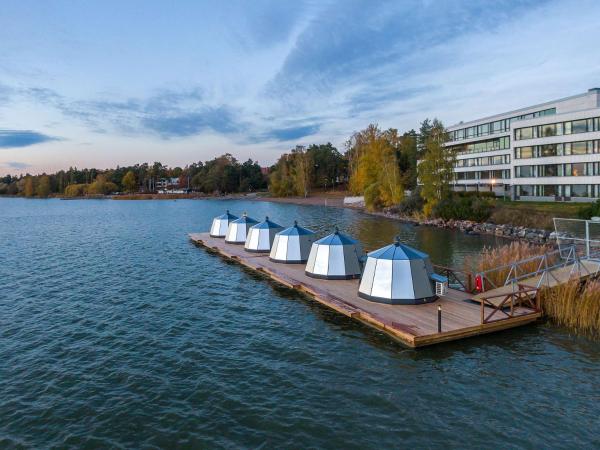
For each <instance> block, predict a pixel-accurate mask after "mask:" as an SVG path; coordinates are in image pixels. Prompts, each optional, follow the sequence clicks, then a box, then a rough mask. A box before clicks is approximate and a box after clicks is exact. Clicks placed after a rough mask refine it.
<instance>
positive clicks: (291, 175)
mask: <svg viewBox="0 0 600 450" xmlns="http://www.w3.org/2000/svg"><path fill="white" fill-rule="evenodd" d="M447 140H448V135H447V132H446V130H445V128H444V126H443V124H442V123H441V122H440V121H438V120H437V119H434V120H429V119H426V120H424V121H423V122H422V123H421V124H420V128H419V131H418V132H417V131H415V130H409V131H406V132H403V133H401V132H399V131H398V130H397V129H395V128H389V129H387V130H383V129H381V128H380V127H379V126H377V125H376V124H370V125H369V126H367V127H366V128H365V129H364V130H360V131H358V132H355V133H354V134H353V135H352V136H351V137H350V138H349V139H348V141H347V142H346V143H345V151H344V153H341V152H340V151H339V150H338V149H337V148H335V147H334V146H333V145H332V144H331V143H327V144H319V145H317V144H313V145H310V146H308V147H304V146H296V147H295V148H293V149H291V150H290V151H289V152H286V153H284V154H282V155H281V156H280V158H279V159H278V161H277V162H276V163H275V164H274V165H273V166H271V167H270V168H269V170H268V172H269V174H268V175H266V174H265V173H264V172H265V171H263V170H261V167H260V166H259V164H258V163H257V162H256V161H253V160H252V159H249V160H247V161H246V162H243V163H242V162H240V161H238V160H237V159H236V158H235V157H233V156H232V155H231V154H229V153H227V154H224V155H221V156H219V157H217V158H214V159H212V160H210V161H205V162H197V163H192V164H190V165H187V166H185V167H173V168H171V167H167V166H165V165H163V164H161V163H160V162H155V163H154V164H152V165H149V164H147V163H145V164H136V165H134V166H126V167H117V168H115V169H108V170H98V169H81V170H80V169H77V168H69V170H66V171H65V170H61V171H58V172H56V173H54V174H42V175H37V176H33V175H25V176H19V177H12V176H10V175H8V176H5V177H3V178H0V194H8V195H23V196H26V197H33V196H38V197H47V196H50V195H64V196H70V197H77V196H83V195H103V194H104V195H105V194H110V193H115V192H132V193H133V192H155V191H156V186H157V181H158V180H160V179H161V178H177V179H178V185H179V187H181V188H185V189H190V190H194V191H197V192H203V193H207V194H213V193H221V194H228V193H238V192H253V191H258V190H264V189H266V188H267V187H268V189H269V192H270V193H271V194H272V195H274V196H280V197H286V196H308V195H310V193H311V192H312V191H314V190H327V189H332V188H336V187H337V186H340V185H342V186H343V188H347V189H348V190H349V191H350V192H351V193H352V194H354V195H364V198H365V204H366V207H367V208H368V209H371V210H375V209H381V208H385V207H400V208H401V209H402V210H403V211H404V212H415V211H416V212H423V213H424V214H425V215H428V216H429V215H436V209H440V208H442V207H443V208H452V207H454V206H455V205H453V204H452V205H451V206H450V207H449V206H448V201H449V199H450V198H451V197H452V193H451V182H452V179H453V176H454V175H453V166H454V158H453V155H452V154H450V153H449V152H448V150H447V149H445V148H444V143H445V142H446V141H447ZM417 180H419V182H417ZM409 193H410V195H409ZM440 205H441V206H440ZM437 213H439V211H438V212H437ZM438 215H439V214H438Z"/></svg>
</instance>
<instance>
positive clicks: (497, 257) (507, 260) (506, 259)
mask: <svg viewBox="0 0 600 450" xmlns="http://www.w3.org/2000/svg"><path fill="white" fill-rule="evenodd" d="M549 250H551V249H550V247H548V246H546V245H535V244H530V243H528V242H523V241H514V242H511V243H510V244H507V245H503V246H501V247H493V248H492V247H484V248H483V250H482V251H481V255H480V257H479V258H478V259H476V260H475V261H473V260H465V271H467V272H473V273H478V272H485V271H487V270H491V269H496V268H498V267H501V266H506V265H508V264H512V263H514V262H516V261H520V260H523V259H526V258H530V257H533V256H538V255H543V254H544V253H546V252H548V251H549ZM539 264H540V261H539V260H534V261H531V262H526V263H522V264H519V265H518V273H519V274H521V273H528V272H534V271H535V270H537V269H538V266H539ZM509 272H510V267H504V268H501V269H497V270H493V271H491V272H489V273H488V274H486V280H485V282H488V283H489V282H491V283H493V284H494V285H495V286H502V285H503V284H504V282H505V280H506V277H507V276H508V274H509ZM492 287H493V286H488V285H486V289H490V288H492Z"/></svg>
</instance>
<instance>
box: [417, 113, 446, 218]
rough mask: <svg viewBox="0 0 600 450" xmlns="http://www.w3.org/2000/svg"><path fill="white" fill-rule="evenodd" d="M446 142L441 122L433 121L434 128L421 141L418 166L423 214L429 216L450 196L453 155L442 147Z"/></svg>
mask: <svg viewBox="0 0 600 450" xmlns="http://www.w3.org/2000/svg"><path fill="white" fill-rule="evenodd" d="M447 140H448V136H447V132H446V130H445V128H444V126H443V125H442V123H441V122H439V121H437V120H434V126H432V127H431V129H430V130H429V131H428V136H427V137H426V138H425V139H424V140H423V144H424V146H425V148H424V153H423V159H422V160H421V161H420V163H419V165H418V175H419V182H420V184H421V185H422V187H421V191H420V195H421V197H422V198H423V200H424V201H425V206H424V208H423V212H424V213H425V215H427V216H430V215H431V213H432V212H433V209H434V208H435V206H436V205H437V204H438V203H439V202H440V201H442V200H443V199H445V198H447V197H449V196H450V194H451V183H452V180H453V177H454V155H453V154H452V153H451V152H449V151H448V149H446V148H445V147H444V143H445V142H446V141H447Z"/></svg>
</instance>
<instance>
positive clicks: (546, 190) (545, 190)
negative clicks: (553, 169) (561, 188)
mask: <svg viewBox="0 0 600 450" xmlns="http://www.w3.org/2000/svg"><path fill="white" fill-rule="evenodd" d="M557 187H558V186H555V185H553V184H545V185H543V186H541V188H542V194H541V195H543V196H544V197H555V196H556V195H558V189H557Z"/></svg>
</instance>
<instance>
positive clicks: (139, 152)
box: [0, 0, 600, 174]
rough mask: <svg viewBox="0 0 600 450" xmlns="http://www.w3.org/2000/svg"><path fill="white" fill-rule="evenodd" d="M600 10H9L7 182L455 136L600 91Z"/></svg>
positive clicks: (487, 4)
mask: <svg viewBox="0 0 600 450" xmlns="http://www.w3.org/2000/svg"><path fill="white" fill-rule="evenodd" d="M599 17H600V2H596V1H573V2H567V1H551V0H547V1H528V0H522V1H521V0H496V1H481V2H478V1H453V0H447V1H441V0H439V1H433V0H430V1H400V0H394V1H352V0H321V1H313V0H307V1H302V0H294V1H283V0H281V1H275V0H273V1H264V0H253V1H237V0H228V1H216V0H215V1H212V0H209V1H200V0H198V1H183V0H179V1H177V2H167V1H149V0H146V1H134V0H128V1H110V0H104V1H95V2H92V1H79V2H73V1H51V0H46V1H43V0H40V1H37V2H35V1H28V0H2V7H1V9H0V174H3V173H13V174H15V173H24V172H30V173H38V172H42V171H53V170H56V169H59V168H64V167H69V166H77V167H86V166H87V167H91V166H95V167H98V168H106V167H113V166H116V165H125V164H131V163H135V162H144V161H148V162H153V161H161V162H163V163H165V164H168V165H171V166H175V165H185V164H186V163H188V162H192V161H198V160H205V159H209V158H212V157H214V156H216V155H219V154H221V153H224V152H230V153H233V154H234V155H236V156H237V157H238V158H240V159H246V158H249V157H251V158H253V159H256V160H259V161H260V162H261V163H262V164H263V165H267V164H270V163H272V162H274V161H275V159H276V158H277V156H278V155H279V154H280V153H282V152H284V151H286V150H288V149H289V148H291V147H293V146H294V145H296V144H311V143H320V142H327V141H331V142H332V143H334V144H335V145H337V146H338V147H339V148H340V149H343V145H344V142H345V141H346V140H347V139H348V137H349V136H350V135H351V133H352V132H353V131H357V130H359V129H361V128H364V127H365V126H367V125H368V124H369V123H371V122H375V123H378V124H379V125H380V126H382V127H385V128H387V127H395V128H398V129H400V130H408V129H410V128H416V127H418V124H419V122H420V121H421V120H422V119H424V118H425V117H434V116H435V117H438V118H440V119H442V120H443V121H444V122H445V123H446V124H448V125H450V124H453V123H456V122H458V121H460V120H469V119H473V118H477V117H478V116H482V115H489V114H493V113H496V112H502V111H506V110H511V109H516V108H519V107H522V106H527V105H529V104H532V103H538V102H544V101H548V100H552V99H555V98H560V97H564V96H569V95H573V94H577V93H581V92H584V91H585V90H587V89H588V88H590V87H597V86H600V47H598V44H597V43H598V42H600V26H598V18H599Z"/></svg>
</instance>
